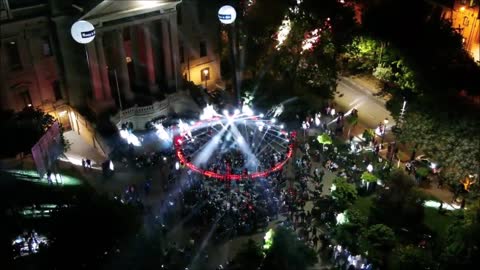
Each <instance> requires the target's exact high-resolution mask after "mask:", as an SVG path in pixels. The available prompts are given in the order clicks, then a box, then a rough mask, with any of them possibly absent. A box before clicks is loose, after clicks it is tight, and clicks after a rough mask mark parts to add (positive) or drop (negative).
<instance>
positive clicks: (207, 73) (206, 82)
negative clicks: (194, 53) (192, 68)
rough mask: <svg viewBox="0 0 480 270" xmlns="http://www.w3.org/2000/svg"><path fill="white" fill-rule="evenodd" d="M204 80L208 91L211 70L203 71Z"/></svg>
mask: <svg viewBox="0 0 480 270" xmlns="http://www.w3.org/2000/svg"><path fill="white" fill-rule="evenodd" d="M202 72H203V79H204V80H205V89H208V88H207V86H208V77H209V76H208V75H209V73H210V72H209V70H208V68H206V69H204V70H203V71H202Z"/></svg>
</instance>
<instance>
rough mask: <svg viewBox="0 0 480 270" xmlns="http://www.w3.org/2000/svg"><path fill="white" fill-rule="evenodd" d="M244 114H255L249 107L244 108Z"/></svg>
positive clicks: (244, 106)
mask: <svg viewBox="0 0 480 270" xmlns="http://www.w3.org/2000/svg"><path fill="white" fill-rule="evenodd" d="M242 113H244V114H246V115H247V116H253V115H254V114H255V113H254V112H253V110H252V109H251V108H250V106H248V105H243V106H242Z"/></svg>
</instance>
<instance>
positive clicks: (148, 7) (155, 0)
mask: <svg viewBox="0 0 480 270" xmlns="http://www.w3.org/2000/svg"><path fill="white" fill-rule="evenodd" d="M75 2H78V3H79V5H80V7H81V8H83V9H84V15H83V16H82V18H81V19H82V20H87V21H89V22H91V23H92V24H102V23H104V22H109V21H116V20H121V19H124V18H127V17H133V16H138V15H142V14H146V13H151V12H155V11H160V12H165V11H168V10H171V9H175V6H176V5H177V4H179V3H181V2H182V1H181V0H151V1H112V0H90V1H80V0H75ZM82 3H83V4H82Z"/></svg>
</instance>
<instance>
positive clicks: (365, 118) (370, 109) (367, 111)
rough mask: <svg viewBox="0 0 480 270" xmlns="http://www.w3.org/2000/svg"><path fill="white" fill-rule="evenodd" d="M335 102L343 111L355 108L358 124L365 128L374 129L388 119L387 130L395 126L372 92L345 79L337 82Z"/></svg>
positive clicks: (381, 102)
mask: <svg viewBox="0 0 480 270" xmlns="http://www.w3.org/2000/svg"><path fill="white" fill-rule="evenodd" d="M337 92H338V93H337V94H336V95H335V102H336V103H337V104H338V105H340V107H342V109H344V110H345V111H348V110H350V109H352V108H356V109H357V110H358V112H359V114H358V115H359V122H360V123H361V124H363V125H364V126H366V127H369V128H375V127H376V126H377V125H378V123H380V122H383V120H384V119H385V118H388V120H389V123H388V125H387V128H388V129H389V128H391V127H392V126H394V125H395V121H394V120H393V118H392V115H391V114H390V112H389V111H388V110H387V109H386V108H385V101H384V100H382V99H380V98H377V97H375V96H373V93H374V92H373V90H372V89H367V88H366V87H365V86H363V85H360V84H358V83H357V82H356V81H354V80H352V79H351V78H347V77H340V79H339V80H338V86H337Z"/></svg>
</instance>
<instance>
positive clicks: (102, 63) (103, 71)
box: [94, 33, 112, 100]
mask: <svg viewBox="0 0 480 270" xmlns="http://www.w3.org/2000/svg"><path fill="white" fill-rule="evenodd" d="M94 41H95V45H96V49H97V57H98V68H99V71H100V78H101V81H102V90H103V98H104V99H105V100H111V99H112V91H111V89H110V79H109V78H108V66H107V60H106V59H105V51H104V50H103V33H97V34H96V36H95V39H94Z"/></svg>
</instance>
